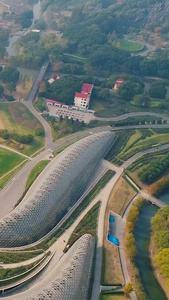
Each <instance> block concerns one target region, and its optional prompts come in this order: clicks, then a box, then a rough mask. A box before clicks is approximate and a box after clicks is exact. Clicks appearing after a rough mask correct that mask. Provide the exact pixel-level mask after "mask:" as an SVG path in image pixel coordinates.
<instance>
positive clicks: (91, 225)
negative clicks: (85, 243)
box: [68, 202, 100, 246]
mask: <svg viewBox="0 0 169 300" xmlns="http://www.w3.org/2000/svg"><path fill="white" fill-rule="evenodd" d="M99 208H100V202H98V203H97V204H95V206H94V207H93V208H92V209H91V210H90V211H89V212H88V213H87V214H86V216H85V217H84V218H83V219H82V220H81V221H80V223H79V224H78V226H77V227H76V228H75V230H74V231H73V233H72V235H71V237H70V239H69V241H68V245H69V246H71V245H72V244H73V243H74V242H75V241H76V240H77V239H79V237H80V236H82V235H83V234H85V233H89V234H91V235H92V236H94V237H95V238H96V234H97V223H98V213H99Z"/></svg>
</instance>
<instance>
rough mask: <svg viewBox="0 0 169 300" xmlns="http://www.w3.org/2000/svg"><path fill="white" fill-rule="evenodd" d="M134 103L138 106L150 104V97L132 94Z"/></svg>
mask: <svg viewBox="0 0 169 300" xmlns="http://www.w3.org/2000/svg"><path fill="white" fill-rule="evenodd" d="M133 100H134V103H135V105H138V106H144V107H149V106H150V104H151V99H150V98H149V97H148V96H146V95H145V94H142V95H136V96H134V99H133Z"/></svg>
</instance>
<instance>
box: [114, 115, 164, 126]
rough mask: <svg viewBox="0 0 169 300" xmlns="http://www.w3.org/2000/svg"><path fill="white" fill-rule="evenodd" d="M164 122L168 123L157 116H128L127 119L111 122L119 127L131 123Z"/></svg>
mask: <svg viewBox="0 0 169 300" xmlns="http://www.w3.org/2000/svg"><path fill="white" fill-rule="evenodd" d="M150 123H151V124H156V123H157V124H162V123H166V121H165V120H164V121H162V119H158V118H156V117H151V116H147V117H132V118H127V119H126V120H122V121H117V122H111V126H112V127H119V126H129V125H144V124H150Z"/></svg>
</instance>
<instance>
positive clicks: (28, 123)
mask: <svg viewBox="0 0 169 300" xmlns="http://www.w3.org/2000/svg"><path fill="white" fill-rule="evenodd" d="M36 127H42V125H41V123H40V122H39V121H38V120H37V119H36V118H35V117H34V115H33V114H32V113H31V112H30V111H29V110H28V109H27V108H26V107H25V106H24V105H23V104H22V103H20V102H15V103H0V129H7V130H8V131H9V132H10V133H17V134H20V135H27V134H32V135H33V136H34V141H33V142H32V143H31V144H30V145H24V149H23V150H21V151H22V152H23V153H24V154H26V155H32V154H33V153H35V152H36V151H38V150H39V149H41V148H42V147H43V146H44V143H45V138H44V137H39V136H35V128H36ZM0 143H1V144H4V145H7V146H9V147H12V148H14V149H17V150H19V149H18V144H17V143H14V142H13V141H9V140H8V141H4V140H2V139H0Z"/></svg>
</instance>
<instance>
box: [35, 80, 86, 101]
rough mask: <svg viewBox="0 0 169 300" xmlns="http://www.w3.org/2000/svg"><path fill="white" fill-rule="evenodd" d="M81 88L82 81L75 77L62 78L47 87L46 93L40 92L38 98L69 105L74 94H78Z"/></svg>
mask: <svg viewBox="0 0 169 300" xmlns="http://www.w3.org/2000/svg"><path fill="white" fill-rule="evenodd" d="M81 86H82V81H81V80H80V79H78V78H76V77H73V76H71V77H70V76H69V77H62V78H61V79H59V80H56V81H54V82H53V83H52V84H51V85H49V86H48V88H47V91H45V92H40V93H39V96H40V97H44V98H48V99H53V100H56V101H59V102H63V103H66V104H69V105H71V104H73V101H74V96H75V92H78V91H79V92H80V90H81Z"/></svg>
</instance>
